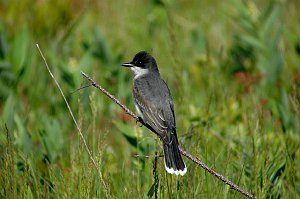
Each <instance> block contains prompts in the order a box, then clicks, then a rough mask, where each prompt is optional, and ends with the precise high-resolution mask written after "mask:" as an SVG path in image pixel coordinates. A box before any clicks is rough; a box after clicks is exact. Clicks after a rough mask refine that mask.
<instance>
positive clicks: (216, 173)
mask: <svg viewBox="0 0 300 199" xmlns="http://www.w3.org/2000/svg"><path fill="white" fill-rule="evenodd" d="M81 74H82V75H83V76H84V77H85V78H86V79H87V80H89V81H90V82H91V83H92V85H93V86H94V87H96V88H98V89H99V90H100V91H102V92H103V93H104V94H105V95H107V96H108V97H109V98H110V99H111V100H112V101H114V102H115V103H116V104H118V105H119V106H120V107H121V108H122V109H123V110H124V111H125V112H126V113H127V114H128V115H130V116H131V117H133V118H134V119H135V120H138V121H139V122H141V123H142V124H143V125H144V126H146V127H147V128H148V129H149V130H151V131H152V132H153V133H155V134H156V132H155V131H154V130H153V128H151V126H149V125H147V124H146V123H144V122H143V120H139V117H138V116H137V115H135V114H134V113H133V112H132V111H130V110H129V108H127V107H126V106H125V105H124V104H122V103H121V102H120V101H119V100H118V99H116V98H115V97H114V96H113V95H112V94H110V93H109V92H108V91H106V90H105V89H104V88H103V87H102V86H100V85H99V84H97V83H96V82H95V81H94V80H93V79H92V78H91V77H89V76H88V75H87V74H85V73H84V72H81ZM179 150H180V153H181V154H182V155H184V156H185V157H187V158H188V159H190V160H192V161H193V162H194V163H196V164H197V165H199V166H200V167H202V168H203V169H204V170H206V171H207V172H209V173H211V174H212V175H214V176H216V177H217V178H218V179H219V180H221V181H223V182H224V183H226V184H227V185H229V186H230V188H232V189H234V190H236V191H238V192H239V193H241V194H243V195H244V196H246V197H248V198H253V199H254V198H256V197H255V196H254V195H253V194H251V193H249V192H247V191H245V190H243V189H242V188H241V187H239V186H238V185H236V184H234V183H233V182H231V181H230V180H228V179H227V178H225V177H224V176H223V175H221V174H219V173H218V172H216V171H215V170H213V169H212V168H210V167H209V166H207V165H206V164H204V163H203V162H202V161H201V160H199V159H198V158H195V157H193V156H192V155H191V154H190V153H188V152H187V151H185V150H184V149H182V148H181V147H179Z"/></svg>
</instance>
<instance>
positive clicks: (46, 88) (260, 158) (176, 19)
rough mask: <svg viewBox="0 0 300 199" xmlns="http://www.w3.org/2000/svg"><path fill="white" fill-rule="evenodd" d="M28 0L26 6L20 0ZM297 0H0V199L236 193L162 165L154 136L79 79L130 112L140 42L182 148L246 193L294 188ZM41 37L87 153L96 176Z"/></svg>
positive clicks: (283, 193) (279, 194)
mask: <svg viewBox="0 0 300 199" xmlns="http://www.w3.org/2000/svg"><path fill="white" fill-rule="evenodd" d="M28 7H30V8H31V9H28ZM299 9H300V4H299V3H298V2H297V1H294V2H293V1H276V0H267V1H264V2H261V1H243V0H231V1H224V2H220V1H196V0H195V1H189V2H181V1H162V0H153V1H150V2H143V1H111V2H102V1H99V2H84V1H83V2H79V1H69V0H67V1H58V0H55V1H42V2H38V3H33V2H32V1H30V0H25V1H16V0H13V1H9V3H8V1H3V2H1V3H0V10H1V12H0V102H1V103H0V115H1V118H0V128H1V131H0V198H104V197H105V196H106V195H105V193H106V192H109V194H110V195H111V196H112V197H113V198H146V197H148V198H242V196H241V195H240V194H238V193H237V192H234V191H232V190H230V189H229V188H228V186H226V185H225V184H223V183H222V182H219V181H218V180H216V178H215V177H213V176H211V175H210V174H208V173H206V172H205V171H203V170H202V169H201V168H200V167H198V166H197V165H195V164H194V163H192V162H190V161H189V160H187V159H185V162H186V163H187V166H188V172H187V174H186V175H185V176H184V177H176V176H170V175H168V174H166V171H165V168H164V162H163V158H162V157H161V156H160V154H162V152H163V150H162V147H161V143H160V141H159V139H158V138H157V137H156V136H155V135H152V133H151V132H149V131H148V130H147V129H145V128H144V127H140V126H139V124H138V123H137V124H136V123H135V121H133V120H132V119H131V118H130V117H129V116H128V115H126V114H125V113H124V112H123V111H122V110H121V109H120V108H119V107H117V106H116V105H115V104H114V103H113V102H112V101H111V100H109V99H108V98H107V97H106V96H104V95H103V94H102V93H99V92H98V91H96V90H95V89H94V88H85V89H83V90H80V91H77V92H75V93H73V91H74V90H76V89H77V88H79V87H81V86H84V85H86V84H87V82H86V81H84V80H83V78H82V77H81V75H80V71H84V72H86V73H87V74H89V75H91V76H93V77H94V78H95V79H96V80H97V82H99V83H100V84H101V85H102V86H103V87H104V88H106V89H107V90H108V91H110V92H111V93H113V94H115V96H116V97H117V98H118V99H120V100H121V101H122V102H123V103H124V104H126V105H128V106H129V107H130V108H131V109H134V106H133V103H132V93H131V85H132V74H131V72H130V71H129V70H127V69H126V68H122V67H121V66H120V64H121V63H122V62H126V61H129V60H130V59H131V58H132V57H133V55H134V54H135V53H136V52H137V51H140V50H148V51H149V52H151V53H152V54H153V55H154V57H155V58H156V59H157V62H158V65H159V69H160V72H161V76H162V77H163V78H164V79H165V80H166V82H167V83H168V85H169V87H170V90H171V92H172V95H173V100H174V104H175V112H176V122H177V131H178V135H179V141H180V143H181V146H182V147H183V148H184V149H186V150H187V151H189V152H190V153H191V154H193V155H194V156H196V157H199V158H200V159H201V160H202V161H203V162H205V163H207V164H208V165H210V166H211V167H213V168H214V169H215V170H216V171H218V172H220V173H222V174H224V175H225V176H226V177H228V178H229V179H230V180H232V181H233V182H235V183H237V184H239V185H240V186H241V187H243V188H244V189H245V190H247V191H250V192H252V193H254V194H255V195H256V196H257V197H258V198H297V197H299V195H300V180H299V179H300V164H299V163H300V150H299V148H300V147H299V146H300V136H299V130H300V129H299V113H300V108H299V107H300V103H299V102H300V92H299V91H300V87H299V85H300V67H299V65H300V64H299V63H300V56H299V55H300V53H299V52H300V50H299V49H300V47H299V46H300V45H299V41H300V37H299V35H300V34H299V30H298V29H297V27H298V26H299V25H298V24H299V17H300V15H299V12H297V11H298V10H299ZM35 43H39V44H40V47H41V49H42V50H43V52H44V53H45V55H46V58H47V60H48V63H49V65H50V67H51V68H52V70H53V72H54V75H55V77H56V78H57V80H58V81H59V82H60V85H61V86H62V89H63V91H64V93H65V95H66V97H67V100H68V101H69V103H70V105H71V108H72V110H73V111H74V113H75V117H76V119H77V120H78V123H79V125H80V127H81V128H82V131H83V133H84V137H85V139H86V140H87V144H88V145H89V147H90V148H91V149H92V154H93V157H94V158H95V159H96V161H97V163H98V164H99V167H100V168H99V169H100V171H101V173H102V175H103V180H104V182H105V183H106V185H107V186H108V188H107V190H105V187H103V184H102V183H101V181H100V180H99V178H98V173H97V171H96V170H95V168H94V167H93V165H92V164H91V162H90V160H89V157H88V154H87V153H86V151H85V148H84V145H83V143H82V142H81V140H80V137H79V136H78V133H77V132H76V128H75V126H74V124H73V121H72V120H71V117H70V115H69V112H68V110H67V107H66V105H65V104H64V101H63V99H62V97H61V95H60V93H59V91H58V89H57V88H56V86H55V84H54V82H53V81H52V79H51V77H50V76H49V74H48V73H47V71H46V69H45V66H44V63H43V60H42V59H41V57H40V55H39V53H38V51H37V50H36V48H35Z"/></svg>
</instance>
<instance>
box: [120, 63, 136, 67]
mask: <svg viewBox="0 0 300 199" xmlns="http://www.w3.org/2000/svg"><path fill="white" fill-rule="evenodd" d="M122 66H124V67H133V66H134V65H133V64H132V63H131V62H129V63H124V64H122Z"/></svg>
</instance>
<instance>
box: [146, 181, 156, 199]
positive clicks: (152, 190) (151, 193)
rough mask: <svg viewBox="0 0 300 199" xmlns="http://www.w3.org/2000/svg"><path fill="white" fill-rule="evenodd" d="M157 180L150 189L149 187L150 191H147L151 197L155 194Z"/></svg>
mask: <svg viewBox="0 0 300 199" xmlns="http://www.w3.org/2000/svg"><path fill="white" fill-rule="evenodd" d="M155 184H156V183H155V182H154V183H153V184H152V186H151V187H150V189H149V191H148V193H147V196H148V197H149V198H152V196H153V195H154V191H155Z"/></svg>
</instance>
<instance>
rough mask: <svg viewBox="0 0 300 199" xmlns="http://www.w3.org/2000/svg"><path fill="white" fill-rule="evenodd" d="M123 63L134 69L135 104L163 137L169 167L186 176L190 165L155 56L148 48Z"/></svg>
mask: <svg viewBox="0 0 300 199" xmlns="http://www.w3.org/2000/svg"><path fill="white" fill-rule="evenodd" d="M122 66H124V67H129V68H130V69H131V70H132V71H133V73H134V79H133V101H134V105H135V108H136V111H137V114H138V116H139V120H142V124H143V123H144V124H146V125H147V126H148V127H150V128H151V129H152V130H154V131H155V133H156V134H157V135H158V136H159V138H160V140H161V141H162V144H163V150H164V164H165V168H166V171H167V172H168V173H170V174H175V175H181V176H183V175H184V174H185V173H186V172H187V167H186V164H185V163H184V161H183V159H182V157H181V155H180V151H179V148H178V139H177V134H176V122H175V114H174V104H173V100H172V96H171V93H170V90H169V88H168V86H167V84H166V82H165V81H164V80H163V79H162V78H161V76H160V73H159V70H158V66H157V63H156V60H155V59H154V57H152V56H151V55H150V54H149V53H148V52H146V51H141V52H138V53H137V54H136V55H135V56H134V58H133V59H132V61H131V62H128V63H123V64H122Z"/></svg>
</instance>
